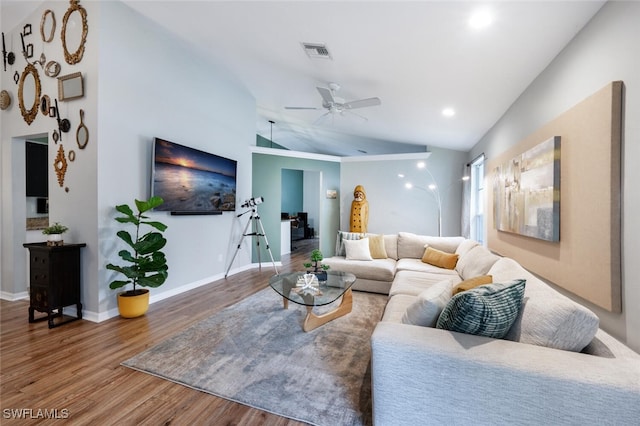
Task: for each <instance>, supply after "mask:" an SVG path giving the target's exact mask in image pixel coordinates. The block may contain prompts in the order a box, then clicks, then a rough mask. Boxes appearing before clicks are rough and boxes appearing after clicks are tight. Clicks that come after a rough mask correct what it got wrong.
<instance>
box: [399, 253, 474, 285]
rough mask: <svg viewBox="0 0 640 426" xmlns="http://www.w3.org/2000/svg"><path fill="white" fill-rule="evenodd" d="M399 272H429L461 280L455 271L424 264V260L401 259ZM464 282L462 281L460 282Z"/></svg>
mask: <svg viewBox="0 0 640 426" xmlns="http://www.w3.org/2000/svg"><path fill="white" fill-rule="evenodd" d="M396 270H397V271H415V272H428V273H432V274H442V275H446V276H447V277H456V278H459V276H458V273H457V272H456V271H455V270H454V269H444V268H440V267H438V266H435V265H432V264H430V263H424V262H423V261H422V259H407V258H405V259H400V260H398V264H397V266H396ZM459 281H462V280H459Z"/></svg>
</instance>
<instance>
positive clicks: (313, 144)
mask: <svg viewBox="0 0 640 426" xmlns="http://www.w3.org/2000/svg"><path fill="white" fill-rule="evenodd" d="M124 3H126V4H127V5H129V6H130V7H131V8H133V9H135V10H137V11H138V12H140V13H141V14H143V15H145V16H147V17H148V18H149V19H151V20H153V21H156V22H157V23H159V24H160V25H161V26H163V27H165V28H166V29H167V30H168V31H170V32H172V33H175V34H176V35H177V36H178V37H181V38H183V39H185V40H187V41H188V42H190V43H193V44H194V45H195V46H196V47H197V49H199V50H200V51H202V52H204V53H205V54H207V55H210V56H211V57H212V60H213V61H215V62H216V63H219V64H224V66H225V67H226V68H227V69H228V70H229V71H230V72H231V73H233V74H235V75H236V76H237V78H238V79H239V80H240V81H242V82H243V84H244V85H246V87H247V89H248V90H249V91H250V92H251V93H252V94H253V96H254V97H255V99H256V103H257V106H258V111H257V112H258V116H257V132H258V134H261V135H262V136H265V137H266V138H267V139H269V138H270V137H271V130H273V141H274V142H275V143H277V144H280V145H283V146H286V147H287V148H290V149H293V150H298V151H307V152H320V153H326V154H333V155H341V156H345V155H362V153H363V152H366V153H368V154H384V153H399V152H416V151H424V150H425V149H426V146H434V147H442V148H449V149H455V150H463V151H466V150H469V149H470V148H471V147H472V146H473V145H474V144H475V143H476V142H478V140H479V139H480V138H481V137H482V136H483V135H484V134H485V133H486V132H487V131H488V130H489V129H490V128H491V126H492V125H493V124H494V123H495V122H496V121H497V120H498V119H499V118H500V117H501V116H502V115H503V114H504V113H505V112H506V110H507V108H508V107H509V106H510V105H511V104H512V103H513V102H514V101H515V100H516V99H517V98H518V96H519V95H520V94H521V93H522V92H523V91H524V90H525V89H526V88H527V86H528V85H529V84H530V83H531V82H532V81H533V80H534V79H535V77H536V76H537V75H538V74H539V73H540V72H541V71H542V70H543V69H544V68H545V67H546V66H547V65H548V64H549V63H550V62H551V61H552V60H553V58H554V57H555V56H556V55H557V54H558V53H559V52H560V51H561V50H562V49H563V48H564V47H565V46H566V45H567V43H568V42H569V41H570V40H571V39H572V38H573V37H574V36H575V35H576V33H577V32H578V31H579V30H580V29H581V28H582V27H583V26H584V25H585V24H586V23H587V22H588V21H589V20H590V19H591V17H592V16H593V15H594V14H595V13H596V12H597V11H598V10H599V9H600V7H601V6H602V5H603V4H604V1H595V0H588V1H576V0H573V1H493V2H483V1H467V2H462V1H408V2H403V1H339V2H338V1H336V2H329V1H295V2H294V1H285V2H276V1H233V2H232V1H226V2H222V1H211V0H210V1H133V0H125V1H124ZM39 4H40V3H39V2H24V1H20V2H16V1H13V0H9V1H7V0H3V4H2V9H3V15H4V16H3V17H2V22H3V24H4V23H5V22H6V21H5V19H14V20H13V22H16V21H15V19H17V20H20V19H23V18H24V17H25V16H26V14H28V13H29V12H30V10H33V9H34V8H36V7H39ZM29 8H30V10H29ZM479 9H486V10H488V11H490V13H491V14H492V16H493V24H492V25H490V26H489V27H487V28H485V29H482V30H478V29H473V28H470V26H469V25H468V21H469V19H470V16H471V15H472V13H474V12H475V11H477V10H479ZM7 14H10V17H9V18H8V17H7ZM21 14H22V16H20V15H21ZM3 26H4V25H3ZM302 42H313V43H325V44H326V46H327V48H328V49H329V52H330V53H331V55H332V59H310V58H309V57H308V56H307V55H306V54H305V52H304V50H303V48H302V46H301V43H302ZM329 82H337V83H339V84H340V85H341V86H342V88H341V90H340V91H339V92H338V95H339V96H340V97H342V98H344V99H345V100H346V101H351V100H357V99H362V98H368V97H374V96H377V97H379V98H380V99H381V101H382V104H381V105H380V106H374V107H370V108H363V109H358V110H356V111H355V112H357V113H358V114H360V115H363V116H365V117H367V118H368V121H364V120H362V119H360V118H358V117H357V116H353V115H350V114H345V115H344V116H341V115H337V116H327V117H326V118H325V120H322V121H320V122H318V123H315V122H316V120H317V119H318V117H320V116H321V115H322V114H324V112H325V111H323V110H302V111H300V110H286V109H284V107H285V106H310V107H318V108H321V106H322V99H321V97H320V95H319V94H318V92H317V90H316V86H323V87H327V85H328V83H329ZM445 107H451V108H454V109H455V110H456V115H455V116H453V117H451V118H447V117H444V116H443V115H442V113H441V112H442V110H443V109H444V108H445ZM268 120H273V121H275V124H274V125H273V129H271V127H270V123H269V122H268Z"/></svg>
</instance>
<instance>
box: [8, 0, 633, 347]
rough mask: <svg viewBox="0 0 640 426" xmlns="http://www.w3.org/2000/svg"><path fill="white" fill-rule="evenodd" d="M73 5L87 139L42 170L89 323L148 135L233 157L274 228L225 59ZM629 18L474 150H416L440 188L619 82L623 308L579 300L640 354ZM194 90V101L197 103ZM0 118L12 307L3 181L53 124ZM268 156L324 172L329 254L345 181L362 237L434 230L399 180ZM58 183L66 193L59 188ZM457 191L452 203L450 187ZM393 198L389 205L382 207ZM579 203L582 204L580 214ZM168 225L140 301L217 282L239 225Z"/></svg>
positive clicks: (449, 221)
mask: <svg viewBox="0 0 640 426" xmlns="http://www.w3.org/2000/svg"><path fill="white" fill-rule="evenodd" d="M47 3H49V2H47ZM47 3H45V4H44V5H41V6H39V7H37V8H36V9H35V10H34V11H33V13H32V14H30V15H29V16H28V17H27V18H25V19H24V20H23V21H20V22H14V23H12V24H11V25H9V26H7V25H5V22H4V21H3V32H5V33H6V34H5V35H7V36H8V35H9V34H10V33H11V34H13V51H18V50H19V48H18V45H19V40H20V38H19V36H18V33H19V29H22V28H23V26H24V25H25V24H26V23H36V22H39V21H40V17H41V15H42V13H43V11H44V10H45V9H46V8H51V9H55V10H56V13H57V14H59V16H60V17H62V15H63V13H64V11H65V10H66V7H67V5H68V4H67V3H65V2H51V3H52V5H50V6H47ZM83 5H84V7H85V8H86V9H87V11H88V16H89V32H88V35H87V41H86V45H87V50H86V52H85V56H84V59H83V61H82V72H83V74H84V76H85V82H84V83H85V88H84V99H82V100H81V101H76V102H82V108H83V109H84V111H85V116H84V122H85V123H86V126H87V127H88V128H89V129H90V141H89V143H88V145H87V147H86V149H84V150H82V151H79V152H78V158H77V159H76V160H75V161H74V162H73V163H72V164H70V165H69V167H68V170H67V173H66V176H65V184H64V186H62V187H61V186H58V185H57V183H56V175H55V173H54V171H53V170H52V171H51V172H50V176H49V180H50V194H49V201H50V202H49V204H50V210H49V216H50V220H51V221H52V222H53V221H59V222H61V223H64V224H67V225H69V226H70V228H71V230H70V231H69V233H68V234H67V235H66V238H65V240H68V241H70V242H84V243H86V244H87V247H86V248H85V249H84V250H83V260H82V281H83V287H82V292H83V304H84V306H85V318H86V319H87V320H89V321H93V322H101V321H104V320H107V319H109V318H111V317H113V316H114V315H117V310H116V302H115V295H114V292H113V291H111V290H110V289H109V288H108V285H107V284H106V283H108V282H109V280H110V279H111V277H112V274H111V273H110V272H109V271H107V270H106V269H105V265H106V264H107V263H109V262H110V261H111V260H113V259H114V258H115V257H116V256H117V250H118V245H117V244H116V241H115V239H114V237H113V235H114V234H115V232H114V230H115V224H114V221H113V217H114V211H113V208H114V206H115V205H116V204H120V203H123V202H130V201H131V200H133V198H141V197H145V196H147V195H148V191H149V188H148V186H149V184H148V183H149V178H150V173H151V171H150V155H151V153H150V149H151V148H150V140H151V139H152V138H153V137H155V136H158V137H164V138H167V139H169V140H174V141H176V142H179V143H184V144H187V145H191V146H196V147H200V148H205V147H207V146H210V145H211V146H215V153H216V154H219V155H222V156H225V157H229V158H234V159H236V160H237V161H238V188H239V191H238V199H239V200H244V199H247V198H250V197H252V196H260V195H263V196H265V200H266V201H265V203H264V205H261V207H260V208H261V209H264V210H261V213H262V212H264V213H263V216H264V217H263V220H265V222H267V221H275V222H276V226H279V218H280V202H279V198H278V195H277V193H274V192H269V191H276V192H277V190H276V189H277V188H279V185H270V184H269V181H268V180H265V179H264V178H262V177H264V176H265V174H268V173H270V167H272V166H271V165H267V166H265V167H262V168H260V169H256V156H267V154H264V153H262V152H256V153H254V152H252V150H254V151H256V150H255V149H254V148H253V147H254V146H255V140H256V104H255V99H254V97H253V96H252V94H251V93H250V91H249V90H248V89H247V88H246V87H244V86H243V84H242V83H241V82H240V81H239V79H238V77H237V76H234V75H231V74H230V73H229V72H228V70H226V68H225V67H224V64H216V63H212V62H211V61H209V60H208V59H206V58H204V57H201V56H199V54H198V50H197V49H196V48H194V47H193V46H190V45H188V44H186V43H185V42H184V41H183V40H179V39H176V38H175V37H174V36H173V35H172V34H171V33H170V32H169V31H167V30H166V29H164V28H162V27H159V26H158V25H157V24H155V23H154V22H152V21H150V20H149V19H147V18H145V17H144V16H141V15H139V14H137V13H136V12H135V11H133V10H132V9H131V8H129V7H128V6H127V5H125V4H122V3H119V2H87V3H86V4H84V3H83ZM3 7H4V5H3ZM3 15H4V14H3ZM639 15H640V9H639V7H638V4H637V3H635V2H607V3H606V4H604V6H603V7H602V8H601V9H600V10H599V11H598V12H597V14H596V15H595V16H594V18H593V19H592V20H591V21H590V22H589V23H588V24H587V25H586V26H585V27H584V28H583V29H582V30H581V31H580V32H579V33H578V35H577V36H576V37H575V38H574V39H573V40H571V42H570V43H569V44H568V45H567V46H566V47H565V48H564V49H563V51H562V52H561V53H560V54H559V55H558V56H557V57H556V58H555V59H554V60H553V61H552V62H551V63H550V64H549V66H548V67H547V68H546V69H545V70H544V71H543V72H542V73H541V74H540V75H539V76H538V77H537V78H536V79H535V80H534V81H533V82H532V83H531V85H530V86H529V87H528V88H527V89H526V90H525V91H524V92H523V93H522V95H521V96H519V97H518V98H517V99H513V104H512V106H511V107H510V108H509V109H508V110H507V111H506V113H505V114H504V115H503V116H502V117H501V118H499V120H498V121H497V122H496V123H495V125H494V126H493V127H492V128H491V129H489V130H488V131H487V132H486V134H484V136H483V137H481V138H480V139H479V141H478V142H477V143H476V144H475V145H474V146H473V148H471V149H470V150H468V151H456V150H448V149H444V148H438V147H436V146H429V150H430V151H431V152H432V154H431V157H430V158H431V160H432V161H433V162H435V163H436V164H435V165H433V167H434V170H433V172H434V174H435V176H436V178H437V179H440V180H442V181H443V182H451V181H453V176H455V175H459V174H461V173H462V170H463V169H462V167H463V165H464V164H465V163H467V162H469V161H471V160H472V159H474V158H476V157H477V156H478V155H479V154H481V153H484V154H485V155H486V156H487V158H495V157H497V156H498V155H499V154H500V153H502V152H504V151H505V150H506V149H508V148H509V147H510V146H512V145H513V144H515V143H517V142H518V141H520V140H522V139H523V138H525V137H526V136H527V135H529V134H531V133H532V132H534V131H535V130H536V129H537V128H539V127H540V126H542V125H544V124H545V123H547V122H549V121H550V120H552V119H553V118H554V117H556V116H558V115H559V114H561V113H563V112H564V111H566V110H567V109H569V108H570V107H571V106H573V105H575V104H577V103H578V102H580V101H582V100H583V99H585V98H586V97H588V96H589V95H591V94H592V93H594V92H596V91H597V90H599V89H601V88H602V87H604V86H605V85H606V84H608V83H610V82H611V81H615V80H621V81H623V82H624V84H625V92H624V99H625V105H624V110H625V117H626V119H625V120H624V129H623V134H624V137H623V158H622V172H623V175H622V189H623V192H622V203H621V208H622V212H621V214H622V220H623V223H622V230H623V233H622V235H620V236H619V241H620V244H621V245H622V258H621V264H622V277H623V281H622V313H611V312H607V311H606V310H603V309H601V308H599V307H597V306H594V305H592V304H589V302H585V301H583V300H579V301H580V303H584V304H585V305H586V306H587V307H588V308H589V309H591V310H593V311H594V312H595V313H596V314H597V315H598V317H599V318H600V321H601V326H602V328H603V329H605V330H607V331H608V332H609V333H611V334H612V335H614V336H615V337H616V338H618V339H619V340H620V341H622V342H623V343H625V344H627V345H628V346H629V347H631V348H632V349H634V350H635V351H640V331H639V330H640V312H638V310H636V309H634V308H635V306H637V305H638V304H640V285H639V284H638V282H637V280H635V279H634V278H633V277H637V276H638V275H639V274H640V265H638V262H634V260H635V257H634V256H635V253H638V252H639V250H640V243H639V241H640V223H638V221H637V220H636V219H635V218H637V217H639V215H640V196H639V195H638V191H637V190H635V188H634V183H635V182H638V181H640V170H638V168H637V167H634V160H635V159H637V158H640V124H639V123H638V122H637V120H632V119H631V118H630V117H637V116H639V115H640V100H639V99H640V97H638V96H637V94H638V93H637V92H638V91H637V86H639V85H640V63H639V61H640V59H638V57H637V55H634V54H633V53H634V52H636V51H637V50H638V40H640V35H639V34H638V29H637V25H636V22H637V18H638V16H639ZM3 19H4V17H3ZM14 28H15V29H14ZM7 40H9V37H7ZM36 46H37V45H36ZM56 49H57V50H56ZM47 52H48V53H47V56H51V57H52V58H53V57H56V56H57V57H61V56H62V49H61V48H58V47H57V46H56V47H52V48H51V50H48V51H47ZM49 52H51V53H49ZM523 54H526V52H523ZM22 64H23V63H22ZM23 65H24V64H23ZM14 68H15V67H14ZM20 68H22V67H20ZM43 84H44V83H43ZM47 84H49V85H51V84H54V83H47ZM2 87H3V88H11V91H12V92H13V94H14V98H15V94H16V92H17V89H16V86H15V84H14V82H13V73H9V72H5V73H3V74H2ZM203 93H205V94H207V95H206V96H203V95H202V94H203ZM67 105H68V104H62V108H61V112H62V116H68V117H69V118H70V119H72V120H73V121H74V131H73V132H72V133H75V125H77V117H76V116H75V114H76V110H75V109H73V110H70V109H67ZM71 113H73V114H74V115H73V116H71ZM0 118H1V120H2V130H1V132H2V133H1V138H2V149H1V151H0V155H1V160H2V161H1V163H0V167H1V168H2V170H1V171H2V176H3V179H2V192H3V196H2V199H1V203H2V209H1V211H2V213H0V214H1V216H0V219H1V221H2V228H1V236H2V245H1V253H0V254H1V257H2V268H1V269H2V272H1V274H2V275H1V285H2V294H3V298H4V299H17V298H19V297H23V296H25V295H26V291H27V287H26V283H27V277H28V275H27V274H28V269H27V265H26V254H25V249H24V248H23V247H22V243H23V242H24V240H25V238H24V235H25V234H24V226H23V224H24V217H25V213H24V209H25V208H24V206H21V205H19V203H15V202H14V201H13V200H14V199H15V195H14V192H15V191H18V189H16V187H17V186H18V182H17V181H16V179H18V178H16V177H15V176H16V175H19V173H18V172H17V171H16V170H14V169H15V168H16V166H14V164H16V163H15V159H16V158H20V151H21V147H22V145H21V144H22V143H23V140H24V137H25V136H32V135H42V134H49V133H50V132H51V129H52V123H54V122H53V121H52V120H51V119H45V118H43V117H38V118H36V120H35V121H34V122H33V123H32V124H31V125H30V126H29V125H27V124H26V123H25V122H24V120H23V119H22V117H21V116H20V114H19V111H18V108H17V106H16V104H14V105H13V107H12V108H11V109H10V110H9V111H2V113H1V114H0ZM72 133H65V134H64V136H63V137H65V138H70V137H71V134H72ZM65 141H66V139H65ZM586 148H588V147H586ZM56 149H57V147H55V146H51V148H50V154H51V155H55V150H56ZM269 157H270V158H272V161H273V162H275V163H276V165H275V166H274V167H277V168H278V169H277V170H278V174H279V173H280V170H281V169H282V168H289V169H293V168H295V169H299V168H300V167H299V164H300V162H301V161H303V162H308V163H309V164H310V167H313V170H322V171H323V173H324V175H323V176H324V177H325V178H326V180H325V181H323V184H324V185H325V186H324V187H323V189H322V190H323V191H325V190H337V192H338V197H339V198H338V200H337V201H339V203H338V202H336V205H335V206H334V207H331V209H330V212H329V213H328V216H327V217H328V220H327V221H324V222H323V224H322V225H323V229H324V232H326V234H320V241H321V244H324V245H323V246H321V247H322V249H323V250H324V251H325V252H330V251H331V250H332V247H333V243H334V242H335V237H334V234H335V232H334V231H335V230H337V229H338V228H345V227H347V226H348V222H347V220H348V218H347V215H346V212H348V204H347V203H348V202H350V200H351V198H352V191H353V188H354V187H355V185H357V184H363V185H364V186H365V188H366V189H367V196H368V197H369V198H370V199H371V200H376V201H377V204H376V209H377V211H376V212H375V214H372V215H371V228H372V231H374V232H397V231H408V232H416V233H430V234H435V233H436V232H437V227H436V220H435V219H434V218H435V213H430V216H429V218H428V219H425V218H424V216H423V213H422V212H413V211H411V209H405V210H403V209H401V208H398V206H402V205H403V203H405V202H406V203H408V202H409V199H410V198H411V197H415V194H414V195H411V194H409V193H406V192H403V191H399V190H397V189H394V188H401V185H400V186H396V183H395V182H394V183H393V184H392V183H390V182H385V181H384V179H382V178H380V179H377V178H376V175H375V173H374V172H373V171H372V170H369V172H370V173H369V176H368V177H367V179H366V180H364V181H363V180H361V176H362V174H361V172H362V169H358V173H360V174H356V173H354V172H353V171H354V169H355V167H354V166H353V165H350V163H348V162H344V163H341V162H338V161H334V160H317V159H311V158H302V159H301V158H295V157H290V156H287V155H286V154H284V153H283V154H282V155H281V156H277V155H271V154H269ZM260 161H265V160H263V159H260V160H258V162H260ZM406 164H407V166H408V164H409V163H408V162H407V163H406ZM597 166H598V165H597V164H594V167H597ZM375 167H378V166H371V169H375ZM306 168H307V167H305V169H306ZM261 185H262V186H261ZM65 187H66V188H69V191H68V192H67V191H65ZM457 191H458V193H457V194H461V191H462V189H461V188H459V189H457ZM396 193H397V194H396ZM457 194H456V193H453V194H451V195H450V198H451V200H454V199H456V198H458V199H460V198H461V197H457ZM392 195H393V196H395V197H400V199H391V200H390V199H389V198H390V197H391V196H392ZM271 203H273V204H271ZM461 204H462V203H461V201H455V202H453V203H452V205H450V206H447V208H446V209H445V210H444V214H443V217H444V223H443V225H444V235H458V234H460V233H461V227H460V220H459V219H458V218H459V216H460V211H461ZM272 206H273V207H275V211H276V212H277V213H276V214H277V215H276V216H275V218H272V217H271V216H272V215H271V214H270V213H269V216H268V217H267V215H266V213H267V212H271V209H272ZM589 207H590V206H585V211H588V209H589ZM399 211H400V212H402V215H400V214H398V212H399ZM405 214H412V215H413V216H412V220H407V217H406V216H405ZM167 222H168V223H169V229H168V236H167V238H168V239H169V240H170V241H171V242H172V243H171V247H169V248H168V250H167V256H168V257H169V258H171V259H172V262H171V279H170V281H169V282H167V284H166V285H165V286H163V287H162V288H161V289H159V290H160V291H158V292H156V294H155V296H154V298H153V299H152V301H153V302H159V301H160V300H163V299H167V298H170V297H173V296H175V295H177V294H179V293H182V292H184V291H188V290H190V289H194V288H197V287H199V286H201V285H204V284H206V283H207V282H210V281H211V280H214V279H217V278H219V277H221V276H222V275H223V274H224V271H225V269H226V267H227V266H228V259H229V253H232V252H233V249H234V248H235V245H234V244H235V243H236V242H237V240H238V238H239V228H240V227H241V224H240V223H239V221H238V220H237V219H236V218H235V216H234V215H233V214H223V215H221V216H215V217H189V218H184V217H183V218H180V217H176V218H174V217H171V218H168V220H167ZM383 228H384V229H383ZM271 229H272V228H269V231H268V233H269V236H270V237H271V236H272V235H275V234H273V232H271ZM272 243H273V248H274V252H275V253H279V243H276V242H275V241H272ZM254 261H255V260H254V259H253V258H252V256H251V253H250V252H248V251H246V250H243V251H241V252H240V253H239V257H238V259H236V261H235V263H234V273H239V272H242V271H245V270H249V269H251V268H253V267H254ZM25 324H26V312H25Z"/></svg>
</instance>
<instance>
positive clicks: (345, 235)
mask: <svg viewBox="0 0 640 426" xmlns="http://www.w3.org/2000/svg"><path fill="white" fill-rule="evenodd" d="M362 237H364V234H363V233H361V232H345V231H338V238H337V239H336V256H345V255H346V254H347V252H346V251H345V249H344V243H343V241H344V240H359V239H360V238H362Z"/></svg>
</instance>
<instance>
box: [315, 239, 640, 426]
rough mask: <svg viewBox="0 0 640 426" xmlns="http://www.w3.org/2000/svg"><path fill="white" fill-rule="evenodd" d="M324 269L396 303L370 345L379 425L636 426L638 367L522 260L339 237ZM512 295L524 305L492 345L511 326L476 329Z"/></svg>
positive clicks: (471, 249)
mask: <svg viewBox="0 0 640 426" xmlns="http://www.w3.org/2000/svg"><path fill="white" fill-rule="evenodd" d="M365 238H366V240H365ZM365 241H366V244H365V243H364V242H365ZM366 245H368V246H369V251H368V253H367V250H366ZM347 251H348V252H349V253H347ZM427 251H429V252H430V254H428V253H427ZM434 253H435V255H434ZM434 259H435V261H434ZM447 262H448V264H446V263H447ZM323 263H325V264H328V265H329V266H330V267H331V268H332V269H333V270H341V271H348V272H352V273H354V274H355V275H356V277H357V280H356V285H355V286H354V289H355V290H361V291H370V292H377V293H384V294H388V295H389V299H388V302H387V306H386V308H385V311H384V314H383V316H382V318H381V319H380V322H379V323H378V325H377V326H376V328H375V330H374V332H373V335H372V337H371V349H372V398H373V420H374V423H375V424H376V425H417V424H461V425H462V424H476V425H477V424H487V425H496V424H532V425H533V424H535V425H539V424H576V425H577V424H580V425H583V424H611V425H630V424H639V423H638V421H639V420H638V419H640V355H638V354H637V353H636V352H634V351H632V350H631V349H629V348H628V347H626V346H625V345H623V344H622V343H620V342H619V341H617V340H616V339H614V338H613V337H612V336H610V335H609V334H607V333H606V332H605V331H603V330H602V329H600V328H599V320H598V317H597V316H596V315H595V314H594V313H593V312H591V311H590V310H589V309H587V308H585V307H584V306H582V305H580V304H578V303H576V302H574V301H572V300H571V299H569V298H567V297H565V296H564V295H562V294H560V293H559V292H557V291H556V290H554V289H553V288H551V287H550V286H549V285H547V284H546V283H545V282H543V281H542V280H540V279H539V278H537V277H536V276H534V275H533V274H531V273H529V272H528V271H527V270H525V269H524V268H523V267H522V266H520V265H519V264H518V263H517V262H516V261H515V260H514V259H510V258H506V257H500V256H497V255H495V254H493V253H491V252H490V251H489V250H488V249H486V248H485V247H483V246H482V245H480V244H478V243H477V242H475V241H472V240H467V239H464V238H461V237H430V236H420V235H416V234H412V233H408V232H400V233H398V234H393V235H372V234H351V233H343V232H341V233H339V234H338V239H337V243H336V256H333V257H330V258H325V259H324V261H323ZM483 282H484V284H483ZM523 287H524V288H523ZM464 289H467V290H466V291H464ZM522 290H523V291H522ZM454 291H455V292H458V293H457V294H455V295H454ZM507 291H508V292H509V293H510V294H511V295H512V296H510V297H511V298H512V299H513V300H516V302H517V301H518V299H519V302H517V303H516V305H517V306H516V305H509V306H508V309H510V311H509V313H508V315H506V316H508V317H509V321H511V322H510V323H507V328H506V329H504V330H502V331H499V332H500V333H501V334H500V336H499V337H495V336H496V334H492V333H494V332H495V331H496V330H498V329H499V327H503V328H504V323H503V322H502V323H500V325H499V327H498V328H494V329H489V331H488V332H487V329H488V328H487V327H484V326H483V325H480V326H478V321H475V322H474V319H473V318H478V317H479V318H480V320H479V321H480V323H482V322H484V321H485V320H486V321H487V322H490V320H487V318H492V317H491V316H490V315H489V316H487V313H486V312H485V311H484V310H485V309H487V310H488V312H489V313H491V310H492V309H494V306H492V305H491V304H492V303H495V301H494V300H492V299H491V298H494V299H495V298H496V297H502V296H503V295H505V294H506V293H507ZM469 300H471V302H469ZM487 300H489V302H487ZM465 304H466V308H461V306H463V307H465ZM469 306H471V308H472V310H471V311H469ZM497 306H498V308H496V309H497V311H498V312H499V314H498V315H494V317H493V318H498V319H499V321H502V320H503V316H504V315H503V312H501V311H500V310H501V309H504V306H502V305H500V304H498V305H497ZM514 306H515V307H514ZM464 309H467V310H466V311H465V310H464ZM478 310H481V311H482V312H480V313H478ZM476 314H477V315H476ZM443 317H444V320H443ZM452 318H453V320H454V321H453V322H454V323H455V321H458V323H457V325H456V324H454V326H452V324H451V321H450V320H451V319H452ZM460 324H463V326H464V327H468V328H469V329H462V331H463V332H461V329H460V328H456V327H459V326H460ZM483 327H484V328H483ZM488 336H493V337H488Z"/></svg>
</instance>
